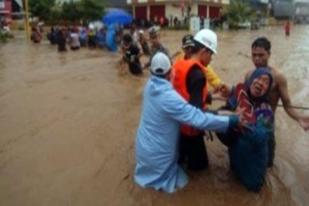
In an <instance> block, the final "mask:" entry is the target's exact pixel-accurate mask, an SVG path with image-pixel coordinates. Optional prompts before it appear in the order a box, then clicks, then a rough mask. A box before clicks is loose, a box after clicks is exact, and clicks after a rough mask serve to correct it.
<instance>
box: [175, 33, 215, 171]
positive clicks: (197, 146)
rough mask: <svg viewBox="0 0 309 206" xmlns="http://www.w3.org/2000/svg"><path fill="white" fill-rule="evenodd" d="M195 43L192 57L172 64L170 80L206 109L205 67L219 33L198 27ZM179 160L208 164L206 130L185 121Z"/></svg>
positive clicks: (189, 164)
mask: <svg viewBox="0 0 309 206" xmlns="http://www.w3.org/2000/svg"><path fill="white" fill-rule="evenodd" d="M193 42H194V47H193V48H192V50H191V52H192V56H191V58H189V59H181V60H178V61H176V62H175V64H174V65H173V71H172V79H171V82H172V84H173V86H174V88H175V89H176V91H177V92H178V93H179V94H180V95H181V96H182V97H183V98H184V99H185V100H187V101H188V102H189V103H190V104H191V105H193V106H196V107H198V108H200V109H204V110H205V109H206V100H207V96H208V88H207V78H206V75H205V67H207V65H208V64H209V63H210V61H211V58H212V55H213V54H214V53H217V35H216V34H215V33H214V32H213V31H211V30H209V29H203V30H201V31H199V32H198V33H197V34H196V35H195V36H194V38H193ZM180 133H181V134H180V135H181V137H180V145H179V146H180V148H179V151H180V154H179V162H180V163H187V167H188V169H190V170H203V169H206V168H207V167H208V157H207V151H206V147H205V143H204V139H203V136H204V132H203V131H200V130H197V129H195V128H192V127H190V126H188V125H182V127H181V132H180Z"/></svg>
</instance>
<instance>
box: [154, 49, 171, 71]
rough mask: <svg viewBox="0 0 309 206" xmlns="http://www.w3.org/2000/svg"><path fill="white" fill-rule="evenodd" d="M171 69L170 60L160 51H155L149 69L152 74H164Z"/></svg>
mask: <svg viewBox="0 0 309 206" xmlns="http://www.w3.org/2000/svg"><path fill="white" fill-rule="evenodd" d="M170 69H171V61H170V59H169V58H168V56H167V55H166V54H164V53H162V52H157V53H156V54H155V55H154V56H153V57H152V59H151V64H150V71H151V73H153V74H157V75H164V74H166V73H168V72H169V71H170Z"/></svg>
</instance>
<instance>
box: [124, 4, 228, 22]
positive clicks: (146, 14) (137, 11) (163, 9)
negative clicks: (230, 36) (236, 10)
mask: <svg viewBox="0 0 309 206" xmlns="http://www.w3.org/2000/svg"><path fill="white" fill-rule="evenodd" d="M229 3H230V0H127V4H128V5H130V6H132V9H133V15H134V17H135V18H136V19H143V20H151V21H154V20H156V19H160V18H161V17H166V18H172V17H173V18H174V17H177V18H178V19H183V18H184V17H185V16H190V15H193V16H199V17H203V18H209V19H213V18H218V17H220V15H221V14H220V12H221V10H222V8H223V7H224V6H227V5H228V4H229Z"/></svg>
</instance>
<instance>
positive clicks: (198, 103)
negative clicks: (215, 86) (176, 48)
mask: <svg viewBox="0 0 309 206" xmlns="http://www.w3.org/2000/svg"><path fill="white" fill-rule="evenodd" d="M205 85H206V77H205V74H204V72H203V71H202V70H201V69H200V68H199V67H198V66H197V65H194V66H192V68H191V70H190V71H189V72H188V76H187V79H186V87H187V90H188V93H189V94H190V99H189V103H190V104H191V105H193V106H195V107H197V108H200V109H203V104H204V102H203V90H204V87H205Z"/></svg>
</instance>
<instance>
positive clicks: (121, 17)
mask: <svg viewBox="0 0 309 206" xmlns="http://www.w3.org/2000/svg"><path fill="white" fill-rule="evenodd" d="M132 20H133V17H132V15H131V14H129V13H128V12H126V11H124V10H122V9H109V10H108V11H107V13H106V15H105V16H103V18H102V21H103V23H104V24H107V25H110V24H122V25H128V24H131V22H132Z"/></svg>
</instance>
